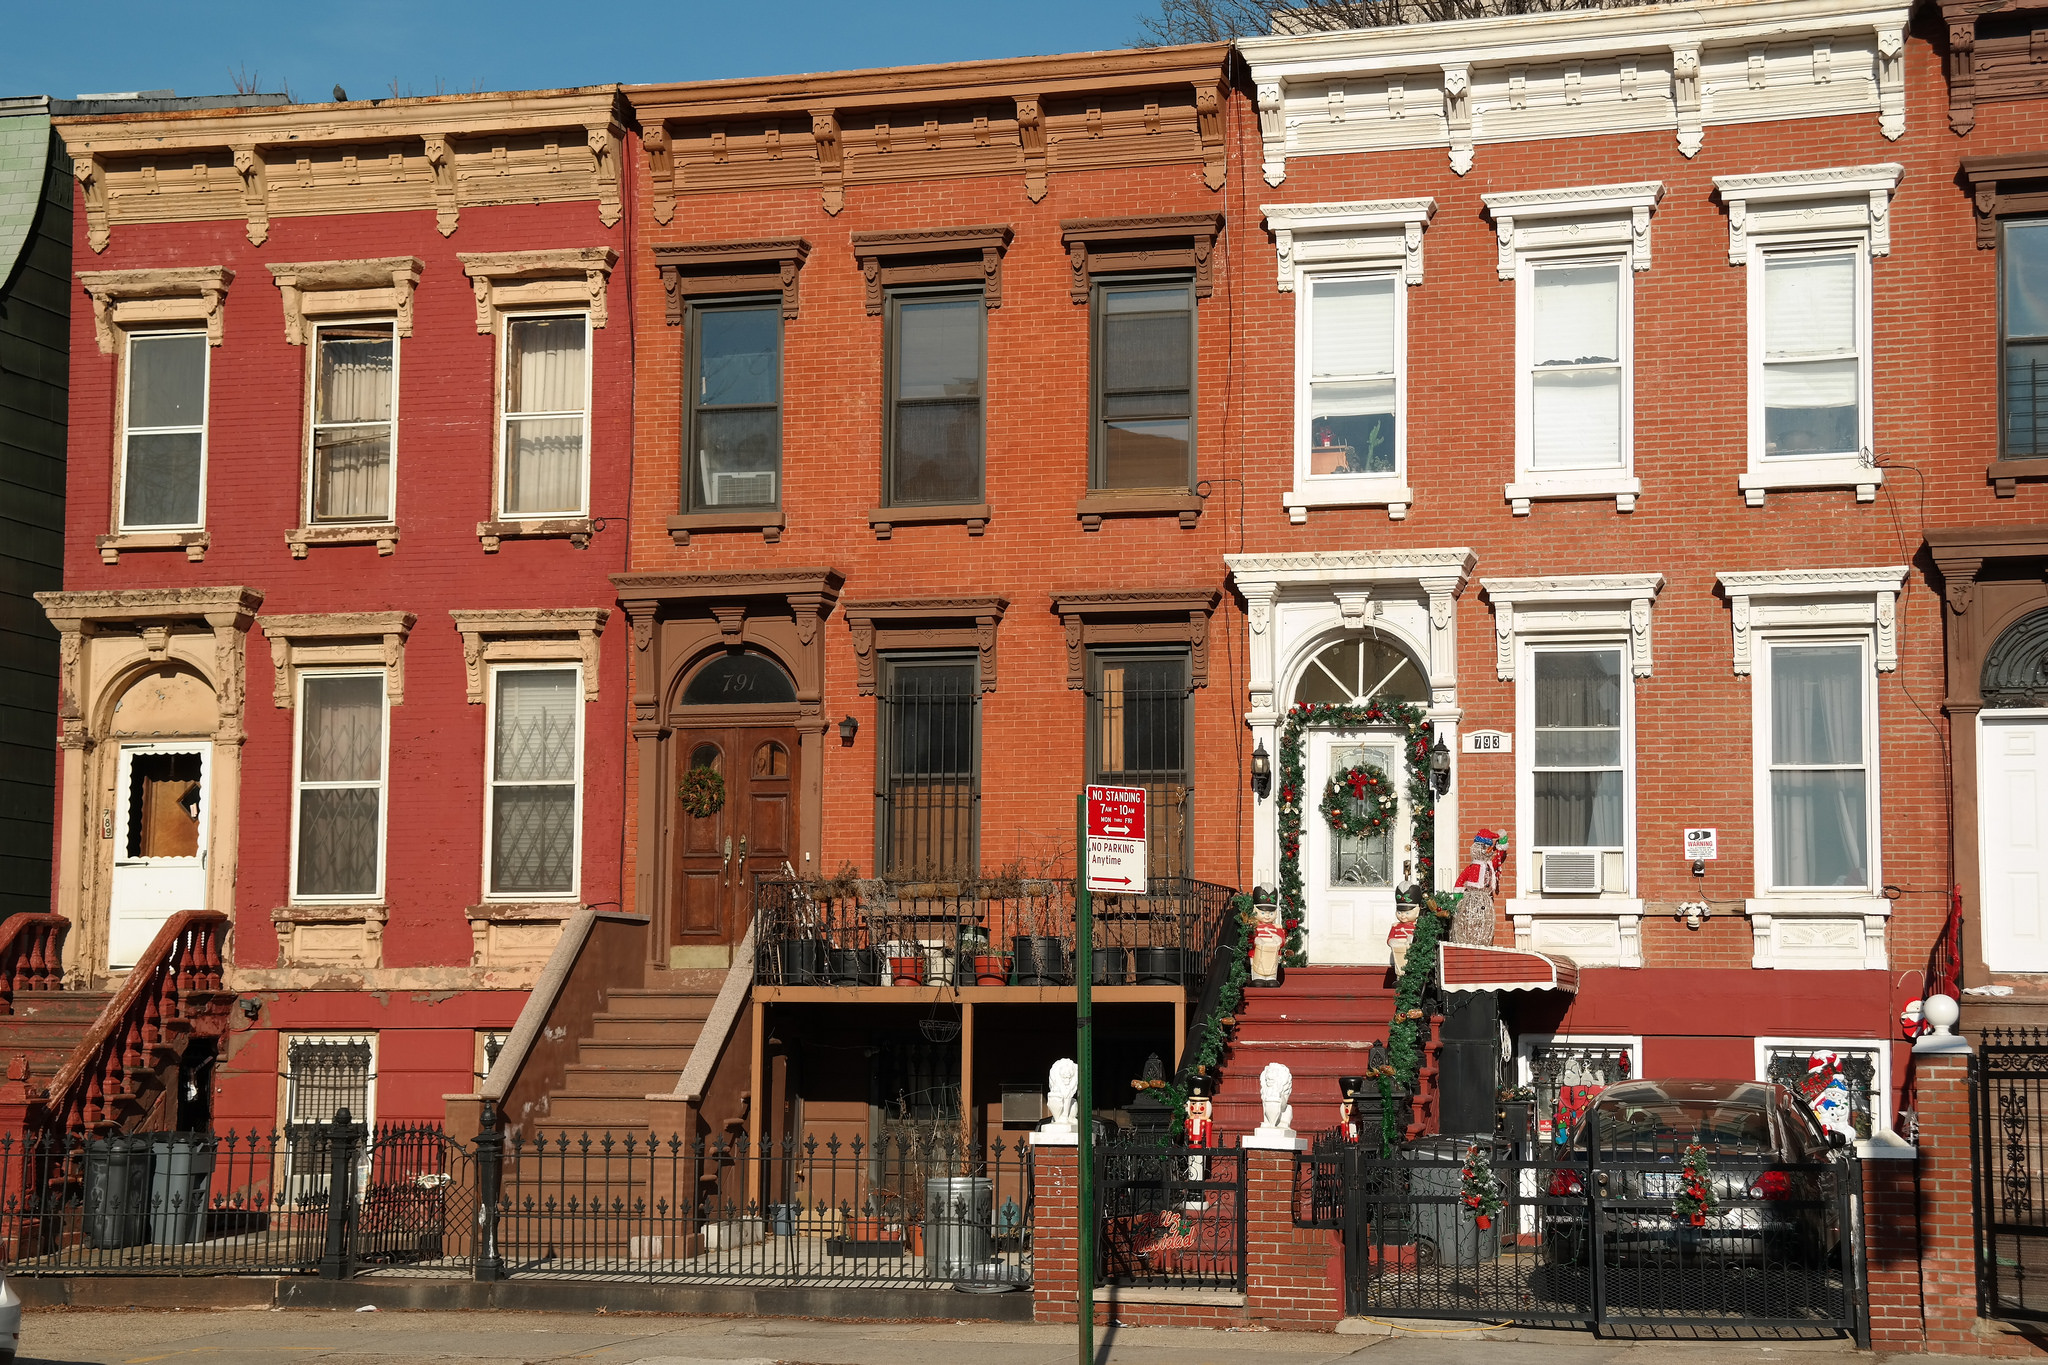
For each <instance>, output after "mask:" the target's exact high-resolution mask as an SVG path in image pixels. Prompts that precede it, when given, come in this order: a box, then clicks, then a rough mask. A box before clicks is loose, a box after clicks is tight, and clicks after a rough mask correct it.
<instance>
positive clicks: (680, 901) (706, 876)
mask: <svg viewBox="0 0 2048 1365" xmlns="http://www.w3.org/2000/svg"><path fill="white" fill-rule="evenodd" d="M670 714H671V723H672V725H673V727H674V738H673V741H672V742H673V744H674V749H673V752H674V754H675V762H674V781H673V783H672V784H671V787H672V790H671V793H670V795H669V798H668V800H669V810H670V812H671V816H670V821H669V824H670V831H671V836H670V837H671V841H672V842H671V844H670V847H671V849H672V853H673V856H672V857H671V859H670V872H671V878H672V880H671V884H670V895H669V899H668V915H667V919H668V943H669V953H668V959H669V963H670V965H672V966H678V967H722V966H725V965H727V964H728V963H729V962H730V961H731V949H732V945H733V944H735V943H738V942H739V940H740V939H741V938H742V937H743V936H744V935H745V934H746V930H747V924H748V921H749V920H750V919H751V918H752V916H753V905H754V888H755V885H756V884H757V883H758V882H760V881H761V880H763V879H764V878H770V877H778V876H781V875H783V873H784V868H785V867H788V866H790V865H791V864H792V863H793V862H794V861H795V860H796V859H797V858H798V856H799V855H798V853H797V848H798V843H799V834H798V820H797V815H798V813H797V793H798V791H799V790H800V787H799V783H798V777H799V774H798V771H797V769H798V760H799V758H800V755H801V752H802V751H801V747H800V744H799V741H798V734H797V725H796V722H797V692H796V684H795V682H794V681H793V680H792V679H791V677H790V675H789V673H788V671H787V670H786V669H784V668H783V666H782V665H781V664H780V663H779V662H778V661H776V660H775V659H774V658H772V657H770V656H769V655H767V654H765V653H761V652H758V651H755V650H736V651H731V652H721V653H717V654H713V655H712V656H711V657H709V658H708V659H705V660H704V661H703V662H701V663H700V664H698V666H697V667H696V668H695V669H694V670H693V671H692V672H690V674H689V675H688V678H687V680H686V681H685V682H684V684H683V686H682V688H681V689H680V691H679V692H678V694H677V698H676V702H675V705H674V707H673V708H672V710H671V713H670Z"/></svg>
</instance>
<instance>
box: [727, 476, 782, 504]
mask: <svg viewBox="0 0 2048 1365" xmlns="http://www.w3.org/2000/svg"><path fill="white" fill-rule="evenodd" d="M774 501H775V472H774V471H773V470H769V469H762V470H752V469H749V470H739V471H727V470H714V471H713V472H712V474H711V502H712V505H713V506H715V507H765V506H767V505H768V504H770V503H772V502H774Z"/></svg>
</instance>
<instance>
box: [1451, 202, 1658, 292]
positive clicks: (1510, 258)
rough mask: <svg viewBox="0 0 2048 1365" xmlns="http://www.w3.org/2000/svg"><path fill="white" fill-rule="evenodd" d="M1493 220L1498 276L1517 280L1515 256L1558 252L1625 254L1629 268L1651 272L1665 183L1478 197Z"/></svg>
mask: <svg viewBox="0 0 2048 1365" xmlns="http://www.w3.org/2000/svg"><path fill="white" fill-rule="evenodd" d="M1479 197H1480V198H1481V199H1482V200H1484V201H1485V203H1486V210H1487V212H1488V213H1489V214H1491V215H1492V217H1493V227H1494V234H1495V237H1496V239H1497V241H1498V243H1499V247H1500V260H1499V266H1498V273H1499V275H1500V277H1501V278H1502V279H1504V280H1512V279H1513V278H1515V257H1516V256H1517V255H1518V254H1520V253H1523V252H1529V251H1543V250H1549V249H1561V248H1580V247H1603V246H1604V247H1615V246H1626V247H1627V248H1628V249H1629V264H1630V265H1631V266H1632V267H1634V269H1635V270H1637V271H1638V272H1641V271H1644V270H1648V269H1649V268H1650V214H1651V212H1652V211H1653V210H1654V209H1655V208H1656V207H1657V203H1658V201H1659V200H1661V199H1662V198H1663V197H1664V183H1663V182H1662V181H1660V180H1645V181H1642V182H1640V183H1638V184H1632V185H1577V186H1573V187H1571V188H1568V189H1559V190H1516V191H1512V192H1510V193H1507V194H1482V195H1480V196H1479Z"/></svg>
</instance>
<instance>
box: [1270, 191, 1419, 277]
mask: <svg viewBox="0 0 2048 1365" xmlns="http://www.w3.org/2000/svg"><path fill="white" fill-rule="evenodd" d="M1259 212H1260V213H1263V214H1264V215H1265V216H1266V227H1267V228H1268V229H1269V230H1270V231H1271V232H1272V234H1273V242H1274V244H1275V246H1277V247H1278V249H1279V256H1280V274H1279V278H1278V280H1277V281H1276V283H1277V284H1278V286H1279V288H1280V291H1281V292H1282V293H1290V292H1292V291H1293V289H1294V274H1295V267H1296V266H1297V265H1322V264H1325V263H1328V264H1333V265H1354V266H1386V265H1398V266H1400V267H1401V272H1402V274H1401V277H1402V279H1404V280H1405V281H1406V282H1407V283H1409V284H1421V283H1422V232H1423V229H1424V228H1426V227H1428V226H1429V220H1430V219H1432V218H1434V217H1435V216H1436V200H1434V199H1432V198H1427V197H1424V198H1420V199H1366V200H1360V201H1358V202H1355V203H1344V204H1337V203H1327V204H1261V205H1260V206H1259Z"/></svg>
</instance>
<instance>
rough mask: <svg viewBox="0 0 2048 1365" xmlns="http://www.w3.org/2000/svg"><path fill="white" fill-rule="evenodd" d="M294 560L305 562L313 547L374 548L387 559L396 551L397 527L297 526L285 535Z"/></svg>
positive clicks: (285, 541)
mask: <svg viewBox="0 0 2048 1365" xmlns="http://www.w3.org/2000/svg"><path fill="white" fill-rule="evenodd" d="M284 543H285V544H287V545H289V546H290V547H291V551H292V558H293V559H304V558H305V557H306V551H307V550H309V549H312V548H313V547H314V546H316V545H374V546H376V547H377V553H378V554H380V555H388V554H390V553H391V552H392V551H393V550H395V549H397V548H398V527H397V526H396V525H391V526H297V527H294V528H292V529H291V530H289V531H286V532H285V533H284Z"/></svg>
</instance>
